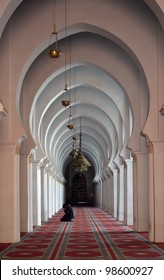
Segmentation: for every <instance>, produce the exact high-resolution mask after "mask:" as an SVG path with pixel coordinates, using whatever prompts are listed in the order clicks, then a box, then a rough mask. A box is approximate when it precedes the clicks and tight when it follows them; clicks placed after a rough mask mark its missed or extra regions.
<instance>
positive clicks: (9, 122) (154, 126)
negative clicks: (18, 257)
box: [0, 0, 164, 243]
mask: <svg viewBox="0 0 164 280" xmlns="http://www.w3.org/2000/svg"><path fill="white" fill-rule="evenodd" d="M2 2H3V3H1V9H0V166H1V168H0V242H2V243H10V242H11V243H12V242H17V241H19V240H20V236H21V234H20V233H21V232H29V231H32V230H33V228H34V227H35V226H38V225H40V224H41V223H42V222H44V221H46V220H47V219H49V218H50V217H52V215H54V214H55V213H57V212H58V211H59V209H61V208H62V205H63V202H65V200H66V199H67V197H66V193H67V190H66V186H67V181H68V178H67V176H66V170H67V169H69V167H70V164H71V162H73V159H72V158H71V157H70V154H71V152H72V150H73V147H75V148H76V152H77V151H78V152H79V146H80V145H79V142H80V141H79V135H80V132H81V131H82V152H83V154H84V156H85V157H86V158H87V160H89V162H90V164H91V166H92V167H91V168H92V171H93V172H92V173H94V176H93V181H92V185H89V186H88V188H90V189H93V197H94V200H93V202H94V205H95V206H98V207H99V208H100V209H102V210H103V211H106V212H108V213H109V214H110V215H112V216H113V217H114V218H116V219H117V220H119V221H122V222H124V223H125V224H127V225H133V227H134V230H135V231H138V232H141V231H148V232H149V239H150V241H152V242H164V222H163V213H164V203H163V201H164V188H163V182H164V172H163V166H164V156H163V155H164V117H163V115H164V105H163V104H164V79H163V73H164V55H163V50H164V4H163V1H160V0H124V1H122V0H117V1H113V0H108V1H106V0H83V1H81V0H68V1H67V0H60V1H59V0H49V1H45V0H35V1H33V0H28V1H22V0H16V1H13V0H10V1H8V0H4V1H2ZM54 21H55V24H54ZM54 25H55V27H56V28H57V35H58V36H57V38H54V39H53V41H52V42H51V43H50V37H52V35H54V33H55V32H54V30H53V28H54ZM55 43H56V44H57V45H58V46H59V47H60V50H61V51H62V55H60V56H59V57H58V58H55V59H52V57H50V56H49V48H52V50H53V49H54V48H55V47H56V44H55ZM60 54H61V53H60ZM65 93H68V96H69V101H70V104H71V105H70V106H69V107H64V106H63V105H62V102H61V101H63V99H64V98H65V96H64V95H65ZM67 101H68V100H67ZM70 119H71V121H72V123H73V125H74V128H75V129H74V131H73V133H74V135H73V133H72V131H70V130H69V129H68V124H69V122H70ZM73 136H74V137H73ZM74 139H76V142H73V141H74ZM88 173H89V174H91V172H90V171H89V168H88ZM91 175H92V174H91ZM69 176H70V180H69V183H70V186H69V187H70V188H71V180H72V178H73V176H74V173H71V174H69ZM90 178H91V176H90Z"/></svg>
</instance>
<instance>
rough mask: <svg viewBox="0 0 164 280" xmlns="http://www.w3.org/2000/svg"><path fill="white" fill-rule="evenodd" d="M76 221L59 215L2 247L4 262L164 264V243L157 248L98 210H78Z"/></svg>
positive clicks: (0, 254)
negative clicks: (118, 261) (79, 261)
mask: <svg viewBox="0 0 164 280" xmlns="http://www.w3.org/2000/svg"><path fill="white" fill-rule="evenodd" d="M74 213H75V219H74V220H73V221H72V222H63V223H61V222H60V218H61V216H62V215H63V211H59V212H58V213H57V214H56V215H55V216H53V217H52V218H51V219H49V221H48V222H46V223H44V224H43V225H42V226H40V227H36V228H35V229H34V232H32V233H28V234H22V237H21V241H20V242H18V243H14V244H11V245H10V244H6V245H5V244H0V259H1V260H18V259H20V260H117V259H119V260H130V259H131V260H134V259H136V260H142V259H144V260H152V259H153V260H164V250H163V249H164V243H161V244H154V243H150V242H149V241H148V239H147V237H146V236H147V235H146V234H147V233H143V234H138V233H136V232H134V231H133V230H132V229H131V228H129V227H127V226H125V225H123V224H122V223H120V222H119V221H117V220H115V219H114V218H112V217H111V216H110V215H108V214H107V213H105V212H103V211H101V210H100V209H98V208H96V207H74Z"/></svg>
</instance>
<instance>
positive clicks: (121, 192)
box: [117, 165, 124, 221]
mask: <svg viewBox="0 0 164 280" xmlns="http://www.w3.org/2000/svg"><path fill="white" fill-rule="evenodd" d="M117 219H118V220H119V221H123V220H124V165H119V172H118V213H117Z"/></svg>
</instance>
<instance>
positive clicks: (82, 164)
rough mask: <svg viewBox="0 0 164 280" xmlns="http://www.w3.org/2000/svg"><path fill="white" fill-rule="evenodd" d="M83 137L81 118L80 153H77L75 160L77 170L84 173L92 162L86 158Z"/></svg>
mask: <svg viewBox="0 0 164 280" xmlns="http://www.w3.org/2000/svg"><path fill="white" fill-rule="evenodd" d="M81 138H82V133H81V118H80V143H79V151H78V154H77V156H76V158H75V161H74V167H75V171H77V172H78V173H82V172H84V171H87V170H88V167H89V166H91V164H90V162H89V161H88V160H87V159H86V157H85V156H84V155H83V153H82V149H81Z"/></svg>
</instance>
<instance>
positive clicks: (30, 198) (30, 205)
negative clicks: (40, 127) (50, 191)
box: [28, 154, 33, 232]
mask: <svg viewBox="0 0 164 280" xmlns="http://www.w3.org/2000/svg"><path fill="white" fill-rule="evenodd" d="M32 162H33V155H32V154H30V156H29V157H28V231H30V232H32V231H33V166H32V165H33V163H32Z"/></svg>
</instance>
